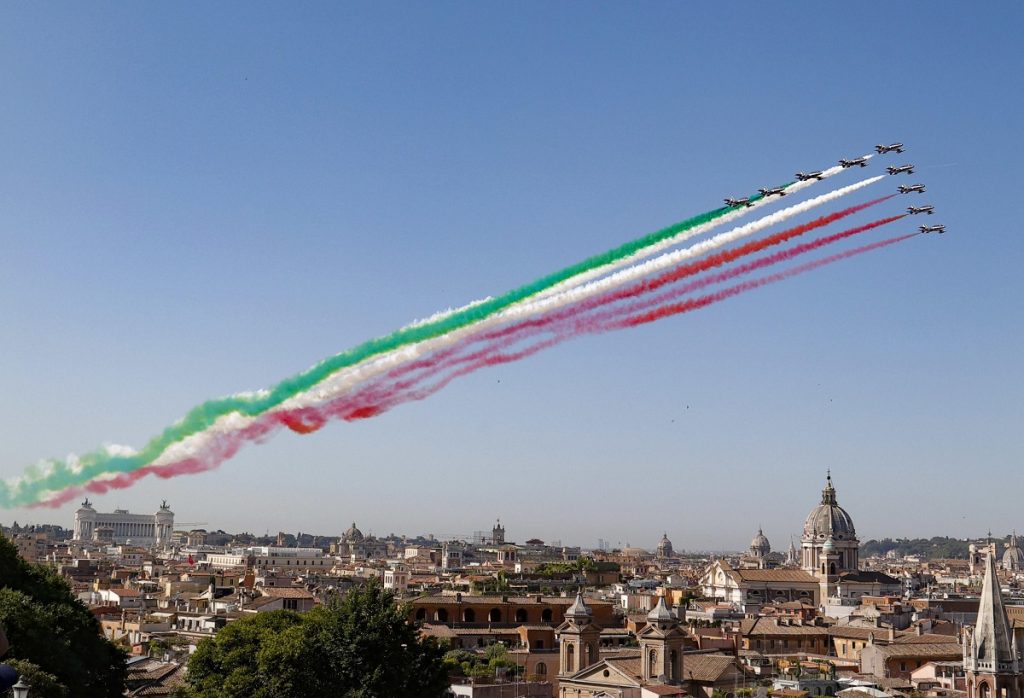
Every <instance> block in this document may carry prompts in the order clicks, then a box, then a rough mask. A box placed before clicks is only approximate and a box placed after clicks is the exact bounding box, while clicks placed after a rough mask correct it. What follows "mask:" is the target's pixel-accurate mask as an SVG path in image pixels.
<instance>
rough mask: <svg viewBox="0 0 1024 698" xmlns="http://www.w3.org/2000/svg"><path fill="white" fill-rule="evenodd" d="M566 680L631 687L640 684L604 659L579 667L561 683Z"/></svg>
mask: <svg viewBox="0 0 1024 698" xmlns="http://www.w3.org/2000/svg"><path fill="white" fill-rule="evenodd" d="M566 680H567V681H572V682H574V683H583V684H589V685H596V686H626V687H631V688H636V687H639V686H640V682H639V681H638V680H637V678H636V677H634V676H630V675H629V674H627V673H625V672H624V671H622V670H620V669H619V668H618V667H616V666H614V665H612V664H609V663H608V661H607V660H604V659H602V660H601V661H600V662H598V663H597V664H593V665H591V666H588V667H587V668H586V669H581V670H580V671H578V672H576V673H575V674H573V675H572V676H571V677H569V678H568V679H564V680H563V683H564V682H565V681H566Z"/></svg>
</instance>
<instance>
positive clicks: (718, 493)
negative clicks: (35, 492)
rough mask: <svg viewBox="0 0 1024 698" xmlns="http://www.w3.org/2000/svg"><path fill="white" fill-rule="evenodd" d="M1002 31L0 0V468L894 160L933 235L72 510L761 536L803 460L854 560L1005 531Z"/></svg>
mask: <svg viewBox="0 0 1024 698" xmlns="http://www.w3.org/2000/svg"><path fill="white" fill-rule="evenodd" d="M1022 12H1024V10H1022V8H1021V7H1019V6H1017V5H1009V4H1007V5H1006V6H1004V7H1002V8H1001V10H1000V11H995V10H992V11H988V12H981V11H974V10H973V9H971V8H959V7H930V8H927V9H919V8H910V7H895V8H886V11H885V12H884V13H880V12H876V13H866V14H865V13H862V12H860V11H858V10H857V9H856V8H843V7H838V6H837V7H826V8H820V11H818V12H815V13H805V12H801V11H800V10H799V9H798V8H795V7H783V8H774V7H773V8H761V7H757V8H749V10H747V11H745V12H744V14H745V15H746V20H748V21H745V22H744V23H743V24H742V26H737V24H736V22H735V21H734V19H735V18H734V17H732V16H729V15H728V14H723V13H720V12H715V11H713V10H711V9H710V8H697V7H680V6H673V5H669V4H654V5H651V6H649V7H647V8H645V9H642V10H639V11H635V12H634V11H626V10H625V8H616V7H614V6H610V5H602V6H597V7H595V9H594V11H593V12H591V13H588V14H586V15H580V14H578V13H576V12H572V11H571V10H570V9H569V8H565V7H563V8H558V7H541V6H533V7H529V8H527V9H526V10H523V11H512V10H511V9H510V8H490V9H483V8H471V7H459V8H450V9H449V10H448V11H446V12H432V11H429V10H427V9H425V8H417V7H413V6H402V7H401V8H398V7H393V8H390V9H389V8H352V7H347V8H321V9H320V10H313V9H307V10H305V11H303V12H299V13H285V12H283V11H282V10H281V9H279V8H275V7H274V6H272V5H269V4H262V5H261V4H254V5H252V6H251V8H249V10H248V11H247V12H246V13H245V14H244V15H242V14H239V13H236V12H233V11H231V10H230V9H228V8H211V9H210V11H209V13H208V16H207V17H206V18H205V19H206V22H205V23H204V25H203V26H198V25H195V24H193V23H191V22H188V21H185V20H184V19H183V15H182V14H179V13H178V12H176V11H175V10H174V9H173V8H149V9H148V10H147V11H142V10H141V9H136V8H124V7H119V8H115V6H112V5H108V6H100V8H99V9H98V10H97V11H95V12H93V11H90V10H87V9H86V8H78V7H75V6H72V5H66V6H62V8H61V10H60V11H59V12H50V11H44V10H43V9H42V8H36V7H32V6H8V7H4V8H0V20H2V21H0V37H2V38H3V41H0V56H3V57H4V58H5V59H7V60H5V65H8V66H10V70H9V71H5V74H4V75H3V76H0V86H2V87H3V88H4V90H5V94H7V95H9V96H10V98H9V109H8V110H6V111H5V112H4V113H3V114H0V127H2V128H3V129H4V130H5V131H6V132H9V133H17V134H18V135H19V138H17V139H15V141H16V142H14V143H12V144H11V146H10V150H9V153H8V161H9V163H10V166H9V168H7V170H6V171H5V172H4V173H0V183H2V184H3V190H4V191H5V192H7V194H6V199H5V216H3V218H2V220H0V243H2V244H3V248H4V250H5V254H4V255H3V256H2V257H0V317H3V318H4V322H3V335H2V339H3V343H4V359H5V360H4V361H3V362H0V385H2V386H4V392H5V395H6V396H7V398H6V399H5V400H3V401H2V403H0V418H2V419H3V421H4V423H5V425H6V426H7V428H6V429H5V436H6V438H5V439H3V440H2V442H0V463H2V464H3V465H2V466H0V476H2V477H4V478H5V479H8V478H13V477H16V476H18V475H19V474H20V473H21V472H23V470H24V468H25V467H26V466H29V465H30V464H32V463H35V462H38V460H39V459H40V458H48V457H62V456H65V455H66V454H68V453H80V452H83V451H86V450H88V449H91V448H94V447H95V446H97V445H99V444H101V443H118V444H130V445H133V446H136V447H137V446H140V445H142V444H143V443H145V442H146V440H147V439H149V438H151V437H152V436H153V435H154V434H155V433H158V432H159V430H160V429H162V428H164V427H165V426H166V425H168V424H172V423H173V422H174V421H175V420H176V419H179V418H180V417H181V416H182V415H183V414H184V413H185V412H186V411H187V410H188V409H189V408H191V407H192V406H193V405H196V404H198V403H200V402H201V401H203V400H205V399H208V398H212V397H215V396H220V395H230V394H233V393H236V392H238V391H242V390H250V389H258V388H260V387H263V386H265V385H267V384H268V383H270V382H272V381H273V380H276V379H280V378H282V377H285V376H288V375H291V374H293V373H294V372H295V371H296V370H298V369H301V367H303V366H308V365H311V364H313V363H314V362H316V361H318V360H320V359H321V358H323V357H324V356H328V355H330V354H331V353H332V352H336V351H340V350H343V349H344V348H346V347H349V346H352V345H354V344H356V343H358V342H360V341H362V340H363V339H365V338H367V337H374V336H380V335H381V334H384V333H386V332H389V331H391V330H392V329H394V328H396V327H399V326H401V325H403V324H404V323H406V322H409V321H410V320H412V319H414V318H417V317H426V316H429V315H430V314H431V313H433V312H434V311H436V310H438V309H442V308H445V307H449V306H457V305H459V304H461V303H464V302H467V301H470V300H472V299H474V298H480V297H483V296H486V295H488V294H497V293H501V292H503V291H505V290H506V289H509V288H515V287H517V286H518V285H519V284H522V283H523V282H526V281H528V280H530V279H533V278H537V277H539V276H541V275H543V274H545V273H547V272H550V271H551V270H553V269H556V268H560V267H561V266H564V265H566V264H569V263H572V262H573V261H575V260H577V259H580V258H583V257H585V256H587V255H590V254H594V253H599V252H601V251H603V250H606V249H609V248H611V247H614V246H615V245H616V244H619V243H621V242H622V241H624V240H629V239H632V238H634V237H636V236H638V235H641V234H643V233H645V232H649V231H653V230H657V229H659V228H660V227H662V226H664V225H667V224H670V223H672V222H674V221H678V220H680V219H683V218H685V217H687V216H690V215H693V214H696V213H699V212H701V211H704V210H708V209H710V208H712V207H714V206H717V205H719V203H720V201H721V198H722V197H723V196H740V195H745V194H746V193H749V192H752V191H755V190H756V188H757V187H760V186H774V185H777V184H780V183H782V182H784V181H788V179H789V178H791V177H792V173H793V172H795V171H797V170H802V171H807V170H809V169H818V168H822V167H827V166H829V165H832V164H834V162H835V161H836V159H837V158H839V157H851V156H854V155H860V154H863V153H865V152H869V151H870V150H871V149H872V146H873V145H874V144H875V143H879V142H890V141H892V140H901V141H903V142H905V143H906V145H907V149H908V150H907V154H906V157H907V162H914V163H916V164H917V165H918V166H919V173H918V174H919V176H920V177H921V181H926V182H927V183H928V187H929V197H932V196H933V197H934V200H933V201H932V200H930V202H932V203H935V204H936V205H937V213H941V216H939V215H936V216H932V217H930V218H934V219H935V220H936V221H939V222H942V223H945V224H947V225H948V226H949V232H948V233H947V234H946V235H942V236H920V237H919V238H917V239H914V240H912V241H908V243H905V244H904V245H901V246H899V247H898V248H896V249H892V250H888V251H886V252H885V253H884V254H872V255H866V256H864V257H861V258H858V259H855V260H849V261H845V262H842V263H841V264H838V265H835V266H832V267H829V268H828V269H823V270H819V271H816V272H813V273H811V274H807V275H803V276H801V277H799V278H797V279H792V280H789V281H786V282H784V283H782V284H778V285H775V286H773V287H771V288H765V289H760V290H758V291H756V292H753V293H750V294H747V295H745V296H743V297H741V298H735V299H731V300H729V301H727V302H725V303H723V304H721V305H720V306H718V307H716V308H715V309H714V310H710V309H708V310H702V311H699V312H696V313H693V314H691V315H688V316H686V317H680V318H676V319H672V320H668V321H665V322H662V323H658V324H655V325H650V326H647V327H643V328H639V329H636V330H631V331H627V332H617V333H609V334H605V335H602V336H598V337H588V338H583V339H579V340H576V341H573V342H570V343H567V344H565V345H563V346H560V347H557V348H555V349H552V350H550V351H548V352H545V353H542V354H539V355H537V356H534V357H531V358H530V359H528V360H527V361H524V362H520V363H518V364H510V365H507V366H502V367H498V368H493V369H490V370H487V371H483V372H480V373H478V374H475V375H473V376H468V377H466V378H464V379H461V380H459V381H455V382H454V383H453V384H452V385H451V386H450V387H449V388H447V389H446V390H445V391H443V392H441V393H439V394H437V395H436V396H434V397H432V398H431V399H429V400H425V401H422V402H415V403H410V404H407V405H403V406H401V407H399V408H397V409H395V410H393V411H391V412H389V413H387V414H385V415H382V416H381V417H378V418H376V419H373V420H364V421H362V422H357V423H352V424H348V423H337V424H331V425H329V426H327V427H326V428H324V429H322V430H320V431H319V432H317V433H316V434H311V435H308V436H301V437H300V436H297V435H293V434H291V433H285V434H282V435H279V436H278V437H277V438H276V439H274V440H273V441H270V442H268V443H266V444H265V445H261V446H258V447H249V448H246V449H243V450H242V452H241V453H240V454H239V455H238V456H237V457H236V458H235V459H234V460H232V461H229V462H228V463H226V464H224V465H223V466H221V467H220V468H219V469H217V470H214V471H211V472H207V473H204V474H200V475H195V476H187V477H180V478H176V479H171V480H166V481H165V480H160V479H157V478H154V477H149V478H146V479H143V480H142V481H140V482H139V483H138V484H137V485H135V487H134V488H133V489H131V490H126V491H122V492H113V493H109V494H106V495H102V496H94V495H93V496H92V498H93V500H94V502H96V504H97V506H98V507H102V509H103V510H111V509H114V508H116V507H121V508H128V509H130V510H133V511H136V510H139V511H148V508H149V507H150V506H151V505H150V503H153V502H157V503H158V502H159V501H161V500H163V499H166V500H167V501H168V502H169V503H170V504H171V505H172V506H173V507H175V509H176V511H177V513H178V516H179V518H181V520H186V521H190V520H211V519H213V520H217V519H218V518H219V519H220V522H219V523H217V527H218V528H224V529H225V530H231V529H235V528H237V529H242V528H245V527H252V526H253V525H258V524H256V523H255V522H260V521H262V522H265V526H264V527H265V528H267V529H269V530H280V529H283V530H291V531H294V530H298V529H304V528H306V527H308V528H309V529H310V530H319V531H323V532H326V531H328V530H332V527H335V528H339V527H340V528H339V530H342V529H343V527H345V526H347V525H348V524H349V523H350V522H351V520H353V519H354V520H356V521H361V522H367V523H366V524H365V528H364V530H371V529H373V530H377V531H378V532H379V527H381V526H387V527H389V528H394V529H396V530H415V529H417V528H419V527H421V526H422V525H423V523H422V522H428V523H427V526H428V527H434V528H435V529H436V530H438V531H449V530H458V528H460V527H461V526H464V523H460V522H465V521H478V522H480V523H481V524H486V522H488V521H490V520H492V519H493V518H494V517H496V516H500V517H501V518H502V520H503V521H506V522H508V524H509V528H510V531H516V530H518V531H522V534H515V535H516V537H522V538H523V539H525V538H529V537H539V538H542V539H545V540H546V539H547V538H548V537H551V532H557V533H556V534H555V535H556V536H557V537H558V538H561V539H562V540H563V541H565V542H569V541H579V542H581V543H582V542H584V541H587V540H589V541H591V543H594V542H596V540H597V538H599V537H600V538H606V539H609V540H622V542H623V543H625V542H626V541H627V540H628V541H629V542H631V543H633V544H635V545H641V546H643V547H648V546H649V545H650V546H653V544H654V543H655V542H656V540H657V538H658V537H660V535H661V532H662V531H668V532H669V534H670V536H669V537H670V538H671V539H672V540H673V542H674V543H675V544H676V545H677V546H678V547H680V548H687V547H689V543H688V541H690V540H700V541H707V543H706V545H707V546H709V547H722V548H731V547H735V546H736V545H737V544H739V543H743V542H745V541H747V540H749V539H750V537H751V536H752V535H753V534H754V532H756V530H757V527H758V526H759V525H760V526H763V528H764V530H765V532H766V534H768V537H769V538H770V539H771V540H772V544H773V546H774V547H776V548H778V549H783V548H784V547H786V546H787V545H788V537H789V535H790V534H791V533H798V532H799V530H800V526H801V525H802V522H803V516H804V515H805V514H806V511H807V510H808V508H809V507H810V506H811V505H813V503H814V501H815V499H816V497H817V493H818V492H819V491H820V488H821V483H822V481H823V479H824V473H825V471H826V470H827V469H828V468H831V469H832V472H833V475H834V477H835V479H836V485H837V488H838V490H839V497H840V501H841V503H842V504H843V505H844V506H845V507H846V508H848V509H849V510H850V511H851V512H853V513H854V515H855V516H856V517H857V520H858V529H859V533H860V535H861V538H862V539H863V540H867V539H869V538H879V537H882V536H885V535H887V534H888V535H893V536H897V535H907V536H915V535H926V534H929V533H930V534H933V535H942V534H947V535H955V536H957V537H967V536H972V535H980V533H981V532H984V531H987V530H989V529H992V530H1003V531H1009V530H1012V529H1013V528H1014V527H1017V526H1018V525H1019V524H1018V522H1017V521H1016V520H1015V517H1016V516H1017V512H1018V511H1019V507H1018V506H1017V501H1016V500H1017V494H1016V488H1014V487H992V486H991V483H1011V484H1012V483H1016V482H1017V481H1019V476H1018V475H1017V472H1018V470H1019V467H1020V463H1021V460H1022V457H1024V442H1022V440H1021V438H1020V435H1019V428H1018V425H1019V424H1020V423H1021V419H1022V417H1024V406H1022V405H1021V404H1020V401H1019V396H1020V395H1021V394H1022V393H1024V370H1022V368H1021V364H1020V362H1019V353H1020V348H1021V346H1024V328H1022V327H1021V326H1020V323H1019V322H1014V319H1016V318H1018V317H1020V311H1021V305H1020V304H1021V300H1020V299H1021V298H1024V293H1022V291H1024V288H1022V285H1021V284H1022V282H1021V280H1020V279H1021V276H1020V274H1019V270H1018V268H1017V267H1018V265H1019V260H1020V259H1021V258H1022V253H1024V241H1022V239H1021V237H1020V236H1019V235H1018V234H1017V233H1016V232H1014V230H1013V227H1012V220H1013V218H1012V217H1011V213H1012V209H1011V207H1009V206H1002V205H999V204H1000V202H1012V201H1014V200H1015V196H1016V188H1015V182H1016V178H1015V177H1014V169H1013V167H1014V165H1015V163H1016V162H1017V160H1018V156H1019V155H1020V154H1021V152H1020V151H1021V141H1020V139H1019V137H1018V134H1017V133H1016V126H1015V124H1017V123H1019V121H1020V119H1019V118H1015V117H1020V116H1022V114H1021V111H1022V109H1021V107H1022V102H1021V98H1020V96H1019V95H1017V94H1015V93H1014V92H1013V91H1012V90H1006V89H1005V85H1003V84H1001V80H1002V79H1003V78H1002V76H1003V75H1006V74H1014V73H1015V71H1016V70H1018V69H1019V68H1021V67H1024V66H1022V60H1024V59H1022V56H1021V55H1020V52H1019V51H1017V50H1016V49H1015V46H1016V43H1015V37H1014V36H1013V29H1012V28H1013V27H1014V26H1016V23H1015V22H1014V21H1013V19H1014V18H1017V19H1024V16H1022ZM880 18H881V19H882V20H883V21H879V20H880ZM837 27H842V28H843V31H842V32H838V33H837V31H836V28H837ZM44 28H45V31H43V29H44ZM968 30H969V31H968ZM843 34H847V35H848V36H850V37H856V38H855V39H851V40H849V41H844V40H843V38H842V35H843ZM438 36H444V37H446V40H445V41H444V42H438V41H437V40H436V37H438ZM40 37H44V38H43V39H40ZM906 42H911V44H912V45H915V46H920V47H922V49H921V53H920V55H914V54H912V55H910V57H909V58H906V59H904V57H903V56H899V55H898V54H896V53H895V52H894V51H893V50H892V47H902V46H904V45H906ZM737 45H742V46H743V47H744V50H743V51H742V52H737V51H734V50H732V49H731V48H729V47H731V46H737ZM930 46H942V50H941V51H929V50H928V47H930ZM170 48H173V49H174V50H169V49H170ZM178 49H181V50H178ZM904 60H905V62H904ZM769 66H771V67H769ZM774 66H779V69H778V70H776V69H775V68H774ZM885 157H886V158H892V157H896V156H885ZM900 157H902V156H900ZM902 162H903V161H902V160H890V159H886V160H884V161H882V160H881V158H880V159H879V160H878V161H876V162H874V163H872V166H871V167H870V168H868V170H865V172H869V171H870V172H871V173H872V174H877V173H881V172H884V170H883V169H882V165H884V164H893V165H898V164H902ZM858 169H859V168H858ZM858 176H859V175H858ZM853 177H854V175H853V174H847V175H844V176H843V178H842V180H838V179H837V181H839V182H840V183H841V184H849V183H850V182H852V181H853ZM901 181H902V180H901ZM915 181H916V180H915ZM883 185H884V187H885V188H886V192H888V191H889V189H890V188H891V186H890V185H891V183H890V182H888V181H887V182H884V183H883ZM883 185H879V186H883ZM880 193H881V192H880ZM871 195H872V196H873V195H874V194H871ZM866 196H867V195H866ZM910 196H915V195H910ZM906 198H909V197H901V198H900V199H898V200H897V201H895V202H892V203H888V204H886V206H887V207H888V208H887V210H886V213H887V214H889V213H891V212H892V211H894V210H895V211H898V210H900V207H901V206H902V205H904V203H905V202H904V199H906ZM862 200H863V199H859V200H858V201H862ZM915 202H916V203H925V202H924V201H923V200H922V201H917V200H915ZM921 217H923V216H919V218H921ZM929 222H930V221H929ZM916 224H917V222H916V221H914V225H916ZM900 225H904V224H902V223H901V224H900ZM905 227H906V228H907V229H910V228H911V226H910V224H909V223H907V224H906V225H905ZM901 230H902V228H901ZM873 239H877V238H873ZM982 493H984V495H985V497H986V498H987V499H986V501H985V504H984V506H981V505H980V504H978V503H977V500H978V499H980V498H981V496H982ZM80 499H81V498H76V499H75V500H74V501H73V502H70V503H68V504H66V505H64V506H63V507H61V508H60V509H58V510H55V511H51V510H46V509H41V510H27V509H23V508H20V509H10V510H5V511H0V518H2V519H3V520H4V521H13V520H18V521H19V522H26V521H39V522H43V521H56V520H65V521H70V518H71V516H72V512H73V511H74V509H75V508H76V507H77V502H78V501H79V500H80ZM210 512H216V515H214V514H212V513H210ZM609 512H612V514H613V515H612V516H611V517H610V516H609ZM609 520H612V521H614V522H615V525H614V526H609V525H607V524H606V522H607V521H609ZM388 522H391V523H388ZM474 528H475V526H474ZM901 528H902V529H903V530H897V529H901Z"/></svg>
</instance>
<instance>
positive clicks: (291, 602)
mask: <svg viewBox="0 0 1024 698" xmlns="http://www.w3.org/2000/svg"><path fill="white" fill-rule="evenodd" d="M284 610H286V611H297V610H299V600H298V599H285V600H284Z"/></svg>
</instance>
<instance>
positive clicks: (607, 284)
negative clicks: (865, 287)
mask: <svg viewBox="0 0 1024 698" xmlns="http://www.w3.org/2000/svg"><path fill="white" fill-rule="evenodd" d="M883 179H885V176H884V175H882V176H878V177H870V178H868V179H865V180H861V181H859V182H855V183H854V184H851V185H848V186H846V187H842V188H839V189H836V190H833V191H831V192H828V193H826V194H822V195H821V196H818V197H815V198H813V199H808V200H807V201H803V202H801V203H799V204H795V205H793V206H790V207H789V208H785V209H782V210H780V211H777V212H776V213H773V214H770V215H767V216H764V217H763V218H760V219H757V220H755V221H752V222H750V223H747V224H746V225H742V226H739V227H737V228H733V229H732V230H730V231H727V232H725V233H720V234H718V235H716V236H714V237H712V238H710V239H708V240H705V241H702V242H699V243H696V244H694V245H691V246H690V247H687V248H684V249H682V250H676V251H674V252H667V253H664V254H661V255H659V256H658V257H655V258H654V259H652V260H648V261H647V262H643V263H641V264H636V265H634V266H631V267H628V268H626V269H623V270H620V271H618V272H616V273H614V274H612V275H610V276H607V277H604V278H602V279H598V280H596V281H591V282H589V283H587V284H584V285H582V286H579V287H576V288H572V289H568V290H566V291H563V292H561V293H559V294H556V295H553V296H549V297H546V298H537V299H530V300H527V301H524V302H522V303H518V304H515V305H513V306H511V307H509V308H507V309H505V310H503V311H501V312H498V313H494V314H492V315H491V316H489V317H487V318H484V319H482V320H480V321H479V322H477V323H475V324H473V325H472V326H469V327H465V328H460V329H459V330H457V331H453V332H450V333H448V334H445V335H444V336H442V337H439V338H437V339H433V340H428V341H424V342H419V343H416V344H411V345H408V346H405V347H402V348H401V349H400V350H397V351H395V352H394V353H390V354H387V355H383V356H381V357H378V358H377V359H375V360H374V361H373V362H368V363H365V364H362V365H360V366H357V367H355V368H354V369H353V370H350V371H339V372H338V373H337V374H335V375H333V376H331V377H330V378H328V379H326V380H324V381H323V382H322V383H320V384H319V385H317V387H316V389H315V390H312V391H308V392H306V393H302V394H297V395H295V396H294V397H293V398H292V399H290V400H288V401H286V402H284V403H282V405H281V409H283V410H291V409H295V408H299V407H308V406H311V405H315V404H320V403H322V402H324V401H326V400H328V399H330V398H332V397H335V396H338V395H341V394H343V393H346V392H348V391H349V390H351V389H352V388H353V386H354V385H355V384H356V383H359V382H362V381H365V380H368V379H369V378H372V377H373V376H376V375H380V374H382V373H386V372H387V371H389V370H391V369H392V368H394V367H395V366H396V365H399V364H403V363H406V362H408V361H415V360H416V359H417V358H419V357H421V356H425V355H426V354H428V353H429V352H432V351H436V350H438V349H441V348H443V347H446V346H453V345H455V344H456V343H457V342H459V341H461V340H462V339H463V338H464V337H466V336H468V335H470V334H476V333H478V332H483V331H487V330H489V329H490V328H492V327H497V326H499V325H503V324H505V323H508V322H511V321H515V320H519V319H523V318H528V317H532V316H537V315H541V314H543V313H548V312H552V311H554V310H556V309H558V308H561V307H565V306H568V305H571V304H574V303H577V302H579V301H582V300H585V299H586V298H589V297H593V296H598V295H600V294H602V293H604V292H606V291H608V290H610V289H614V288H617V287H619V286H622V285H625V284H627V283H629V282H631V281H636V280H639V279H642V278H645V277H647V276H649V275H651V274H653V273H655V272H657V271H659V270H661V269H666V268H671V267H673V266H676V265H678V264H679V263H680V262H682V261H683V260H686V259H689V258H691V257H697V256H700V255H702V254H706V253H708V252H711V251H713V250H716V249H719V248H721V247H724V246H725V245H728V244H731V243H733V242H736V241H737V240H739V239H741V238H743V237H748V236H750V235H753V234H755V233H758V232H760V231H762V230H764V229H766V228H768V227H771V226H772V225H776V224H778V223H781V222H783V221H786V220H788V219H790V218H793V217H794V216H797V215H799V214H801V213H805V212H807V211H809V210H811V209H813V208H815V207H817V206H821V205H823V204H826V203H829V202H832V201H835V200H837V199H839V198H841V197H843V196H846V195H848V194H851V193H853V192H855V191H858V190H860V189H862V188H864V187H867V186H869V185H871V184H874V183H876V182H879V181H881V180H883ZM200 437H201V435H200ZM176 458H177V456H176V455H173V456H172V459H176Z"/></svg>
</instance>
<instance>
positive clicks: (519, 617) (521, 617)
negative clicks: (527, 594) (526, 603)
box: [516, 608, 527, 623]
mask: <svg viewBox="0 0 1024 698" xmlns="http://www.w3.org/2000/svg"><path fill="white" fill-rule="evenodd" d="M526 618H527V616H526V609H525V608H517V609H516V622H517V623H525V622H526Z"/></svg>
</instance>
